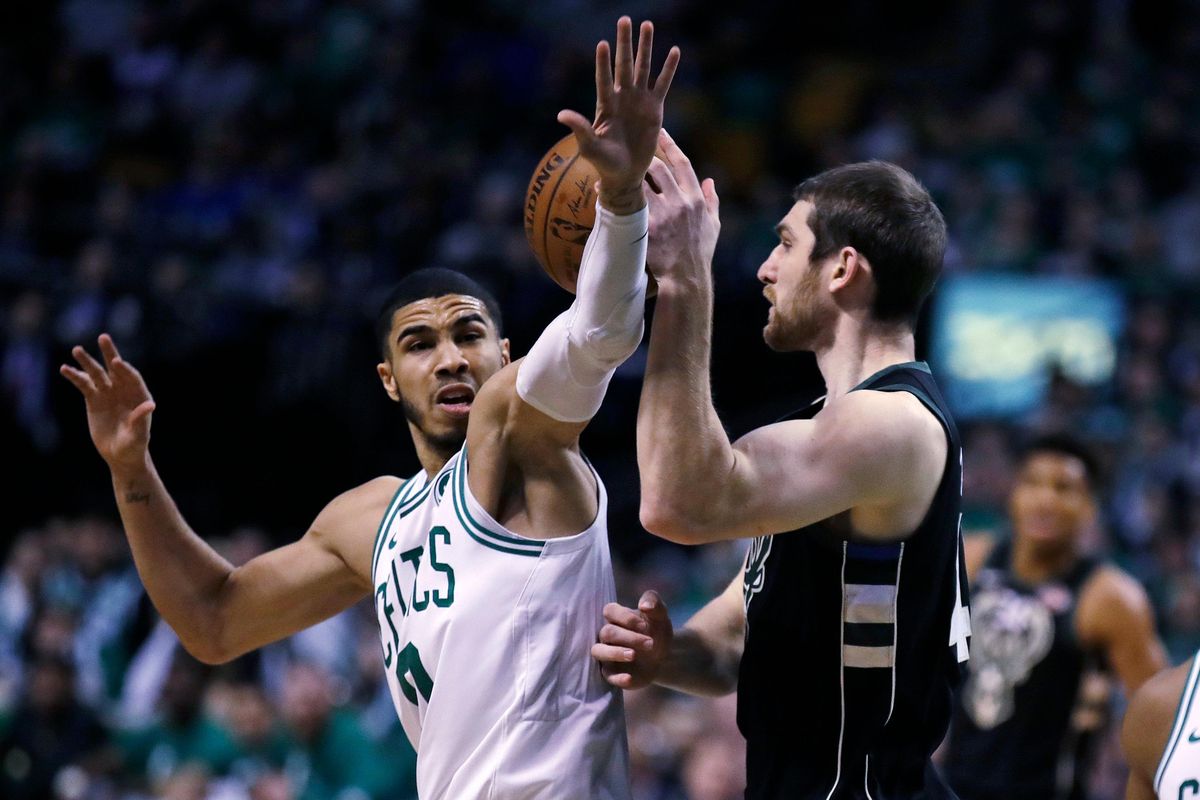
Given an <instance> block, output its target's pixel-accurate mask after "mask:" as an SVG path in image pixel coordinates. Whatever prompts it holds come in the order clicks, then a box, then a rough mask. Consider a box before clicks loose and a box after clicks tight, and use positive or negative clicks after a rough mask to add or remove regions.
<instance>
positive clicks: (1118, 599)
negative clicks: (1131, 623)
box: [1079, 564, 1152, 614]
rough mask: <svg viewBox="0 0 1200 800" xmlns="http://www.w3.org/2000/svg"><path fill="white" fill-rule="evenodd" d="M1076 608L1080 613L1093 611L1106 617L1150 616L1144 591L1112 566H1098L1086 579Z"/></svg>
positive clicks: (1130, 576)
mask: <svg viewBox="0 0 1200 800" xmlns="http://www.w3.org/2000/svg"><path fill="white" fill-rule="evenodd" d="M1079 607H1080V610H1081V611H1091V610H1093V608H1096V609H1103V610H1105V611H1106V612H1109V613H1111V612H1118V613H1123V614H1150V613H1152V608H1151V605H1150V598H1149V596H1148V595H1147V594H1146V589H1145V588H1144V587H1143V586H1142V585H1141V584H1140V583H1138V582H1137V580H1136V579H1135V578H1134V577H1133V576H1132V575H1130V574H1129V573H1128V572H1126V571H1125V570H1123V569H1121V568H1120V567H1118V566H1116V565H1114V564H1101V565H1100V566H1098V567H1096V569H1095V570H1094V571H1093V572H1092V574H1091V575H1089V576H1088V578H1087V580H1086V581H1085V582H1084V584H1083V587H1082V589H1081V590H1080V594H1079Z"/></svg>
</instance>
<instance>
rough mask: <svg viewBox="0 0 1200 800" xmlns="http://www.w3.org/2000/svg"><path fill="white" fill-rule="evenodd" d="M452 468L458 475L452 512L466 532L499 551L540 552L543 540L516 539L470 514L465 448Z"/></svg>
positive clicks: (536, 553)
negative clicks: (482, 522) (489, 526)
mask: <svg viewBox="0 0 1200 800" xmlns="http://www.w3.org/2000/svg"><path fill="white" fill-rule="evenodd" d="M454 468H455V469H456V470H458V476H457V477H456V479H455V480H454V481H453V483H452V485H453V487H454V488H453V489H452V492H451V493H452V494H453V498H454V512H455V513H456V514H457V515H458V521H459V522H461V523H462V526H463V529H464V530H466V532H467V534H468V535H469V536H470V537H471V538H472V539H474V540H475V541H477V542H479V543H480V544H481V545H483V546H484V547H490V548H491V549H493V550H499V551H500V552H501V553H509V554H511V555H516V556H533V557H534V558H537V557H538V556H540V555H541V554H542V548H543V547H544V546H545V542H538V541H533V540H531V539H517V538H515V537H513V536H509V535H507V534H503V533H499V532H497V531H494V530H491V529H489V528H488V527H486V526H484V525H483V524H481V523H480V522H479V521H478V520H476V519H475V517H474V516H473V515H472V514H471V509H470V505H469V503H468V501H467V448H465V447H464V448H463V449H462V452H461V453H460V454H459V457H458V463H457V464H455V466H454Z"/></svg>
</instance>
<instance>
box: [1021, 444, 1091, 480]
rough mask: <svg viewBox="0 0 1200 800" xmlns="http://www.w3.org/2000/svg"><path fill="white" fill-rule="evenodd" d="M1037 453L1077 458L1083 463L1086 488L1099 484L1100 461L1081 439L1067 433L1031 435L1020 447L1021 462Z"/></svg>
mask: <svg viewBox="0 0 1200 800" xmlns="http://www.w3.org/2000/svg"><path fill="white" fill-rule="evenodd" d="M1038 453H1053V454H1054V455H1059V456H1067V457H1068V458H1074V459H1077V460H1078V461H1079V462H1080V463H1081V464H1083V470H1084V473H1086V475H1087V482H1088V488H1090V489H1092V490H1095V489H1097V488H1099V485H1100V461H1099V460H1098V459H1097V458H1096V454H1095V452H1094V451H1093V450H1092V448H1091V447H1089V446H1088V445H1087V444H1085V443H1084V442H1083V441H1082V440H1080V439H1077V438H1076V437H1074V436H1072V435H1071V434H1069V433H1061V432H1058V433H1043V434H1040V435H1038V436H1035V437H1033V438H1032V439H1030V440H1029V441H1027V442H1026V443H1025V446H1024V447H1022V448H1021V462H1022V463H1024V462H1025V461H1028V460H1029V459H1030V458H1031V457H1033V456H1034V455H1036V454H1038Z"/></svg>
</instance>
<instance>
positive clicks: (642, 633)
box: [592, 590, 675, 689]
mask: <svg viewBox="0 0 1200 800" xmlns="http://www.w3.org/2000/svg"><path fill="white" fill-rule="evenodd" d="M604 619H605V620H606V621H607V623H608V624H607V625H605V626H604V627H603V628H601V629H600V636H599V639H600V641H598V642H597V643H596V644H594V645H592V658H594V659H596V660H597V661H599V662H600V671H601V673H602V674H603V675H604V679H605V680H606V681H608V682H609V683H611V684H612V685H613V686H616V687H618V688H621V689H640V688H642V687H643V686H649V685H650V684H651V683H654V680H655V678H657V677H658V674H659V671H660V670H661V668H662V664H663V662H664V661H665V660H666V658H667V655H668V654H669V653H670V650H671V641H672V640H673V639H674V636H675V630H674V628H673V627H672V625H671V617H670V614H668V613H667V606H666V604H665V603H663V601H662V598H661V597H659V596H658V592H656V591H653V590H650V591H647V592H645V593H644V594H643V595H642V597H641V599H640V600H639V601H638V607H637V608H636V609H632V608H626V607H625V606H623V605H620V604H619V603H609V604H608V605H606V606H605V607H604Z"/></svg>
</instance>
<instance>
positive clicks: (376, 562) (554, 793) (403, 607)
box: [371, 448, 630, 800]
mask: <svg viewBox="0 0 1200 800" xmlns="http://www.w3.org/2000/svg"><path fill="white" fill-rule="evenodd" d="M466 462H467V458H466V448H464V449H463V450H461V451H459V453H457V454H456V455H455V456H454V457H453V458H451V459H450V461H449V462H447V463H446V465H445V466H444V467H443V468H442V469H441V471H440V472H438V474H437V475H435V476H434V477H433V479H432V480H429V481H426V480H425V477H426V476H425V473H424V472H421V473H418V475H417V476H415V477H414V478H412V479H410V480H408V481H407V482H405V484H404V485H403V486H401V488H400V489H399V491H397V493H396V496H395V497H394V498H393V499H392V502H391V504H390V505H389V506H388V510H387V512H386V513H385V514H384V517H383V520H382V522H381V523H380V527H379V533H378V536H377V539H376V542H375V552H374V556H373V560H372V568H371V574H372V575H373V576H374V581H375V608H376V613H377V616H378V618H379V629H380V637H381V641H382V643H383V661H384V665H385V667H386V673H387V682H388V687H389V688H390V689H391V692H392V700H393V702H394V703H395V704H396V710H397V712H398V713H399V715H400V722H401V723H402V724H403V726H404V731H405V733H407V734H408V738H409V740H410V741H411V742H412V744H413V747H415V748H416V750H417V792H418V794H419V795H420V797H421V798H422V800H482V799H483V798H496V800H534V799H535V798H536V799H537V800H543V799H544V800H576V799H578V800H609V799H611V800H627V799H628V798H629V797H630V788H629V756H628V748H627V745H626V740H625V715H624V711H623V707H622V704H621V696H620V692H619V690H617V689H614V688H613V687H611V686H609V685H608V684H607V683H606V682H605V681H604V679H603V678H602V676H601V674H600V669H599V666H598V664H597V663H596V662H595V661H594V660H593V659H592V657H591V652H590V651H591V646H592V643H593V642H595V641H596V635H597V633H598V632H599V630H600V626H601V625H602V624H603V617H602V612H603V608H604V605H605V603H608V602H610V601H612V600H614V599H615V596H616V590H615V587H614V584H613V575H612V564H611V562H610V561H609V554H608V530H607V525H606V523H605V519H606V514H607V501H606V497H605V493H604V486H603V484H602V483H600V478H599V476H597V477H596V482H597V485H598V486H599V487H600V498H599V501H600V502H599V511H598V513H597V515H596V520H595V522H593V523H592V526H591V527H590V528H588V529H587V530H586V531H584V532H583V533H580V534H577V535H575V536H570V537H566V538H561V539H551V540H549V541H544V542H543V541H537V540H533V539H527V538H524V537H522V536H518V535H517V534H514V533H512V532H511V531H508V530H507V529H505V528H504V527H502V526H501V525H499V524H498V523H497V522H496V521H495V520H494V519H492V517H491V516H490V515H489V514H487V512H485V511H484V510H483V508H482V507H481V506H480V505H479V503H478V502H476V500H475V498H474V497H472V496H471V493H470V490H469V488H468V485H467V463H466Z"/></svg>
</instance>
